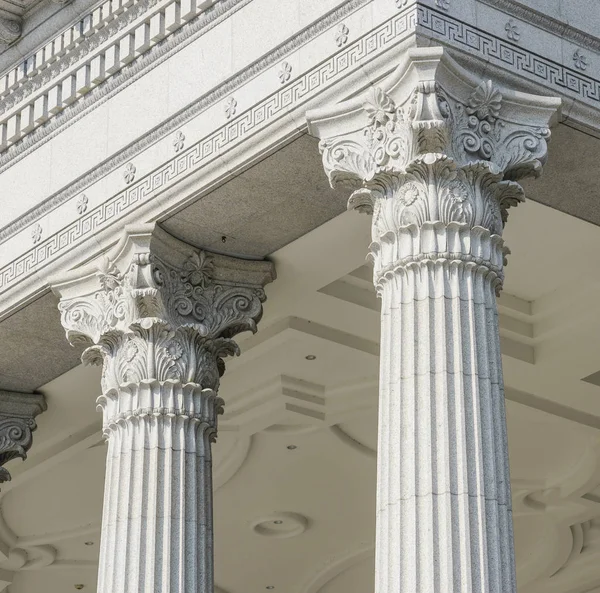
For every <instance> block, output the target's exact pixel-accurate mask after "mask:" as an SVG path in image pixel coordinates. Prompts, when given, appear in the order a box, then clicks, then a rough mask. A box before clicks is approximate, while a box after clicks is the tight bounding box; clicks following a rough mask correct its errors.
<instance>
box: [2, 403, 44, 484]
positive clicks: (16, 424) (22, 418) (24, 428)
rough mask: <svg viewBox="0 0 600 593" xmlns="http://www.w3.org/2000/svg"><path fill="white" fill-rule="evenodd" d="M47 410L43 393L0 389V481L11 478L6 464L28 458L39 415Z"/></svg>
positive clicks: (6, 480)
mask: <svg viewBox="0 0 600 593" xmlns="http://www.w3.org/2000/svg"><path fill="white" fill-rule="evenodd" d="M45 410H46V400H45V398H44V396H43V395H41V394H39V393H18V392H12V391H0V483H2V482H8V481H10V479H11V476H10V473H9V471H8V470H7V469H6V468H5V467H3V466H4V464H5V463H7V462H8V461H11V460H13V459H17V458H21V459H26V458H27V451H28V450H29V449H30V447H31V445H32V443H33V432H34V431H35V429H36V428H37V424H36V421H35V418H36V416H38V415H39V414H41V413H42V412H44V411H45Z"/></svg>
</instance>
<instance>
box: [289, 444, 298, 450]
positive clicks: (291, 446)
mask: <svg viewBox="0 0 600 593" xmlns="http://www.w3.org/2000/svg"><path fill="white" fill-rule="evenodd" d="M287 448H288V449H289V450H290V451H293V450H294V449H297V448H298V447H296V445H288V446H287Z"/></svg>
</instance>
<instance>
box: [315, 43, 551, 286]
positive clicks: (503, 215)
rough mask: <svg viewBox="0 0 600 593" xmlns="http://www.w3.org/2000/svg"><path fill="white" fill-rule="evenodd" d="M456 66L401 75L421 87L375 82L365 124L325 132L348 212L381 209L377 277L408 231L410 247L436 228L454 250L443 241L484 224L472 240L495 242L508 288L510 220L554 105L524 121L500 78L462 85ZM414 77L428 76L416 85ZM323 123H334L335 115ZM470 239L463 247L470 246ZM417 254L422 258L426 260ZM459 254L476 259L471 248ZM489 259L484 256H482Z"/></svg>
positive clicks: (538, 156)
mask: <svg viewBox="0 0 600 593" xmlns="http://www.w3.org/2000/svg"><path fill="white" fill-rule="evenodd" d="M426 51H428V52H430V53H431V54H433V53H434V50H422V52H423V53H425V52H426ZM435 51H440V50H435ZM448 60H449V58H448ZM449 61H450V60H449ZM427 68H431V62H427ZM453 68H454V66H453ZM456 71H457V69H456V68H454V69H453V70H452V72H453V73H452V75H451V77H449V78H443V77H442V78H441V80H440V81H438V80H436V79H434V78H433V77H432V76H431V74H430V72H431V70H429V71H428V70H427V69H425V68H423V69H421V70H419V69H416V68H415V69H414V70H413V71H411V75H406V74H404V75H401V74H397V75H396V77H395V78H394V80H395V81H398V80H401V81H404V80H411V81H412V84H410V86H406V88H402V90H399V89H400V88H401V85H404V84H405V83H404V82H401V83H398V82H395V83H393V84H392V85H391V89H392V90H391V91H386V90H384V89H383V88H378V87H375V88H374V90H373V91H372V92H371V93H370V94H368V95H367V97H368V98H367V100H366V101H365V103H364V104H363V115H362V121H364V126H363V127H362V128H359V129H356V127H355V128H354V131H352V132H349V133H347V134H344V133H340V132H338V133H337V134H336V135H334V136H332V137H331V138H327V137H325V138H321V141H320V148H321V151H322V155H323V165H324V168H325V171H326V173H327V174H328V177H329V180H330V183H331V185H332V186H336V185H338V184H342V185H345V186H347V187H349V188H350V189H351V190H352V194H351V196H350V198H349V201H348V208H351V209H356V210H358V211H359V212H363V213H366V214H372V215H373V221H372V239H373V243H372V257H373V258H374V261H375V262H376V266H375V270H376V277H379V278H382V277H383V276H384V275H385V274H386V273H387V272H386V271H387V270H389V269H390V266H393V265H394V262H395V261H397V259H398V258H399V257H400V256H399V254H400V253H401V251H400V247H399V243H398V242H399V241H400V239H399V237H400V236H405V237H408V236H410V237H412V239H410V240H409V239H405V240H403V242H402V250H404V251H406V250H408V251H409V252H410V249H412V247H411V248H410V249H409V246H410V245H413V246H414V245H416V243H414V242H413V241H416V239H415V237H420V236H421V233H422V232H423V233H425V232H427V234H428V236H430V239H428V240H427V241H433V242H434V244H436V245H438V244H439V249H441V253H446V250H449V251H452V249H451V248H450V245H449V244H446V243H445V241H446V239H444V238H443V237H451V236H453V235H452V233H455V232H456V233H458V232H460V233H467V234H468V233H470V232H475V229H479V230H477V231H476V232H475V233H476V235H477V236H478V237H479V238H478V239H477V241H476V243H473V244H472V245H482V244H483V243H481V241H483V242H484V243H485V242H487V243H486V244H487V245H489V248H486V249H487V251H486V250H484V252H485V253H486V254H487V255H486V256H485V257H486V258H488V260H486V261H487V264H486V265H487V266H488V267H489V269H490V270H493V273H494V274H496V277H497V278H498V282H499V285H501V279H502V271H501V270H502V265H503V263H502V262H503V258H504V256H505V251H504V248H503V247H502V239H501V235H502V232H503V226H504V224H505V223H506V221H507V218H508V210H509V208H511V207H514V206H516V205H517V204H518V203H519V202H521V201H522V200H523V190H522V188H521V186H520V185H519V184H518V183H516V181H517V180H518V179H521V178H523V177H527V176H536V175H538V174H539V172H540V170H541V167H542V163H543V162H544V161H545V159H546V155H547V140H548V138H549V136H550V132H549V129H548V127H547V121H548V117H549V115H548V114H549V113H551V110H550V109H549V108H548V105H549V104H550V103H549V102H547V101H546V100H545V99H544V100H540V103H539V105H540V107H539V108H538V107H537V106H536V107H531V105H532V104H534V102H535V101H538V100H539V99H538V98H537V97H533V96H531V98H530V99H527V100H528V101H531V102H530V103H528V104H527V106H526V107H525V108H524V109H525V110H529V115H527V116H526V118H529V119H528V120H527V122H526V123H516V122H515V120H514V117H515V115H514V114H515V112H516V110H518V109H523V107H522V106H521V104H520V103H519V104H516V103H514V102H513V103H510V101H514V99H513V98H512V95H510V96H509V98H507V97H506V96H505V95H504V94H503V93H502V92H501V91H500V89H499V88H498V87H497V86H496V85H495V84H494V83H493V82H492V81H491V80H482V81H479V82H478V83H477V84H473V82H472V79H471V78H469V80H468V82H467V81H466V79H465V80H464V81H461V82H460V83H459V82H458V80H457V78H456V76H457V75H456ZM402 76H405V78H402ZM415 77H423V78H421V79H417V81H416V82H415ZM394 85H395V86H394ZM521 100H522V99H521ZM507 101H508V102H509V105H508V106H507ZM555 103H556V102H552V103H551V104H552V105H554V104H555ZM357 105H358V102H356V101H354V102H353V105H352V108H349V111H348V113H349V114H350V113H351V114H352V116H351V121H352V125H353V126H356V122H360V121H361V120H360V119H359V117H358V116H357V115H356V113H357V107H356V106H357ZM535 109H539V111H537V112H535ZM507 113H508V117H507V116H506V115H507ZM340 117H343V116H340ZM348 117H349V118H350V116H348ZM309 121H310V117H309ZM324 121H327V122H328V123H327V126H328V128H327V129H331V127H330V126H331V124H330V123H329V122H330V121H332V115H331V112H327V116H326V120H324ZM537 122H539V123H537ZM436 225H437V226H436ZM440 225H441V226H440ZM424 229H426V231H425V230H424ZM481 233H483V235H482V234H481ZM465 236H467V235H465ZM482 237H483V238H482ZM423 240H424V239H423ZM447 240H448V241H450V239H449V238H448V239H447ZM462 241H463V239H461V241H460V242H459V243H455V244H454V248H456V249H470V247H468V245H470V243H463V242H462ZM393 245H396V246H395V247H393ZM428 245H429V243H428ZM414 248H415V249H417V247H414ZM431 249H433V248H432V247H431V246H429V247H427V250H428V253H429V255H428V257H432V258H433V257H437V256H434V255H433V254H434V253H435V249H434V250H433V251H430V250H431ZM436 249H437V248H436ZM477 249H479V247H477ZM482 249H483V248H482ZM452 253H454V252H453V251H452ZM482 253H483V252H482ZM411 257H412V256H411ZM414 257H416V258H417V261H420V260H419V259H418V257H421V256H417V255H416V254H415V255H414ZM444 257H446V256H445V255H444ZM453 257H454V256H453ZM460 257H461V258H462V259H463V260H464V259H466V260H469V258H473V257H475V256H474V255H473V254H472V253H471V252H470V251H469V252H467V253H464V254H462V255H461V256H460ZM482 257H483V256H482V255H477V259H476V261H477V262H481V261H483V260H482ZM411 261H412V260H411ZM478 265H479V264H478Z"/></svg>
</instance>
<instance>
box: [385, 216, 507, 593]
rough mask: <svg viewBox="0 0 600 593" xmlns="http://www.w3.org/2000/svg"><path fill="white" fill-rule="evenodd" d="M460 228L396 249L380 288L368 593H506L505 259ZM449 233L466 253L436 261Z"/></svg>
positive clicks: (433, 228) (440, 229)
mask: <svg viewBox="0 0 600 593" xmlns="http://www.w3.org/2000/svg"><path fill="white" fill-rule="evenodd" d="M451 226H452V225H451ZM461 226H466V225H454V228H450V229H448V228H447V227H445V226H444V225H442V224H427V223H426V224H425V225H424V228H421V229H420V230H418V231H415V232H416V234H417V235H421V237H422V236H423V235H428V234H429V235H431V237H429V238H433V236H434V235H435V239H433V241H432V242H431V243H430V249H432V250H431V251H429V252H428V253H420V254H419V253H412V252H411V249H408V250H407V251H408V253H402V252H400V253H399V255H400V256H401V257H402V256H406V258H407V259H406V260H405V262H403V263H400V265H398V266H396V267H394V268H393V269H392V270H391V271H389V272H388V273H387V274H385V275H384V276H383V277H382V279H381V280H380V282H379V283H378V285H379V290H380V294H381V298H382V313H381V369H380V402H379V445H378V453H379V455H378V474H377V475H378V478H377V480H378V484H377V528H376V541H377V545H376V587H375V590H376V592H377V593H388V592H389V593H392V592H393V593H398V592H403V593H404V592H406V593H408V592H411V593H413V592H415V593H416V592H423V593H425V592H431V593H433V592H441V591H444V592H449V593H450V592H452V593H508V592H511V591H515V590H516V586H515V574H514V552H513V545H512V542H513V535H512V514H511V498H510V481H509V469H508V449H507V439H506V421H505V410H504V390H503V383H502V361H501V356H500V347H499V339H498V314H497V308H496V290H497V288H498V285H499V282H500V280H499V273H500V271H501V262H502V257H503V253H502V249H501V240H500V241H498V240H494V239H499V237H495V238H494V237H492V238H490V234H489V232H487V231H484V230H483V229H476V230H475V231H473V230H471V229H468V228H460V227H461ZM459 230H460V234H461V235H462V237H461V240H460V241H456V243H458V244H462V245H463V247H465V248H466V251H467V252H466V253H456V252H455V253H453V255H452V256H450V254H448V253H447V252H446V253H443V252H437V253H436V251H437V248H436V247H435V242H436V241H437V242H442V241H443V242H445V241H446V240H449V241H450V242H452V239H451V236H452V235H455V236H458V235H459ZM400 234H402V231H401V232H400ZM473 235H477V237H475V236H473ZM424 242H427V241H421V242H420V243H424ZM470 248H472V250H473V251H476V253H471V252H470V251H471V249H470ZM441 251H446V249H445V248H444V247H442V248H441ZM483 252H486V253H483ZM490 252H491V253H490ZM494 252H495V253H494ZM419 255H420V256H421V257H419ZM490 255H491V259H492V260H493V261H495V263H496V264H498V263H499V264H500V266H497V265H493V264H492V265H490V263H489V259H490ZM459 256H462V257H461V258H460V259H459ZM486 258H487V259H486Z"/></svg>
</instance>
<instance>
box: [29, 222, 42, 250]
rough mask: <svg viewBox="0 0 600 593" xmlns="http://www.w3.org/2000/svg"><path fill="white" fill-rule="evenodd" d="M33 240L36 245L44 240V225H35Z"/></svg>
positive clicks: (32, 230) (32, 231) (32, 233)
mask: <svg viewBox="0 0 600 593" xmlns="http://www.w3.org/2000/svg"><path fill="white" fill-rule="evenodd" d="M31 240H32V241H33V244H34V245H37V244H38V243H39V242H40V241H41V240H42V226H41V225H40V224H36V225H34V227H33V228H32V229H31Z"/></svg>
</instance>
